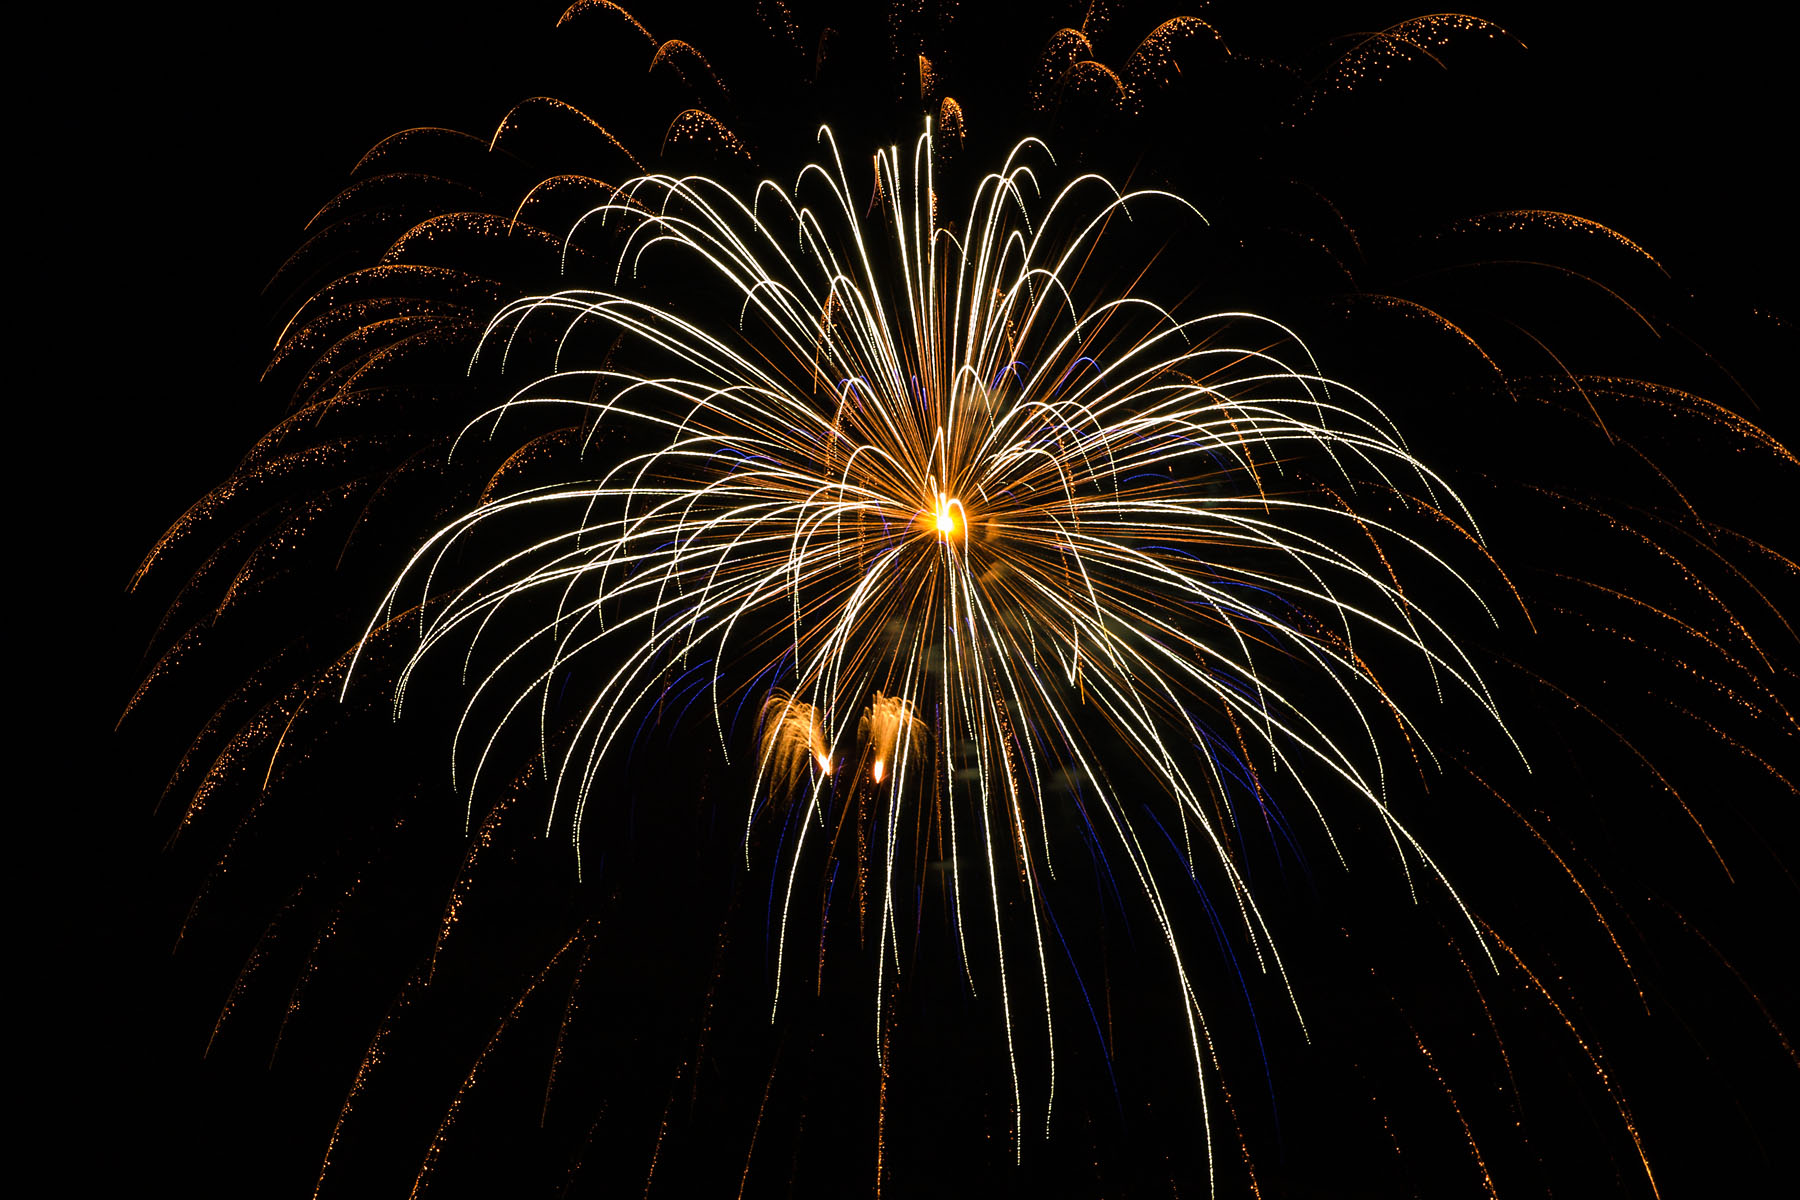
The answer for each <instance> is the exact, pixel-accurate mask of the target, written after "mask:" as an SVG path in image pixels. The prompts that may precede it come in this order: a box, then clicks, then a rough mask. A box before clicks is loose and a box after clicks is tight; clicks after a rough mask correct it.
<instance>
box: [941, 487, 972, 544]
mask: <svg viewBox="0 0 1800 1200" xmlns="http://www.w3.org/2000/svg"><path fill="white" fill-rule="evenodd" d="M961 512H962V501H961V500H955V499H952V498H950V497H948V496H946V495H944V493H942V492H939V493H938V498H937V531H938V533H940V534H942V535H943V536H944V537H947V538H948V537H955V536H956V535H957V533H958V531H959V530H960V529H961V527H962V525H963V524H964V521H965V520H966V518H962V517H961V516H960V514H961Z"/></svg>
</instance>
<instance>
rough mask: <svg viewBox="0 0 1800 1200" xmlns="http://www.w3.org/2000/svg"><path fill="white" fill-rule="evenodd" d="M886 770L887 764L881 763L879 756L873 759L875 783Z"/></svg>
mask: <svg viewBox="0 0 1800 1200" xmlns="http://www.w3.org/2000/svg"><path fill="white" fill-rule="evenodd" d="M886 770H887V764H885V763H883V762H882V761H881V760H880V759H879V758H878V759H876V760H875V782H876V783H880V782H881V776H882V775H883V773H884V772H885V771H886Z"/></svg>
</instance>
